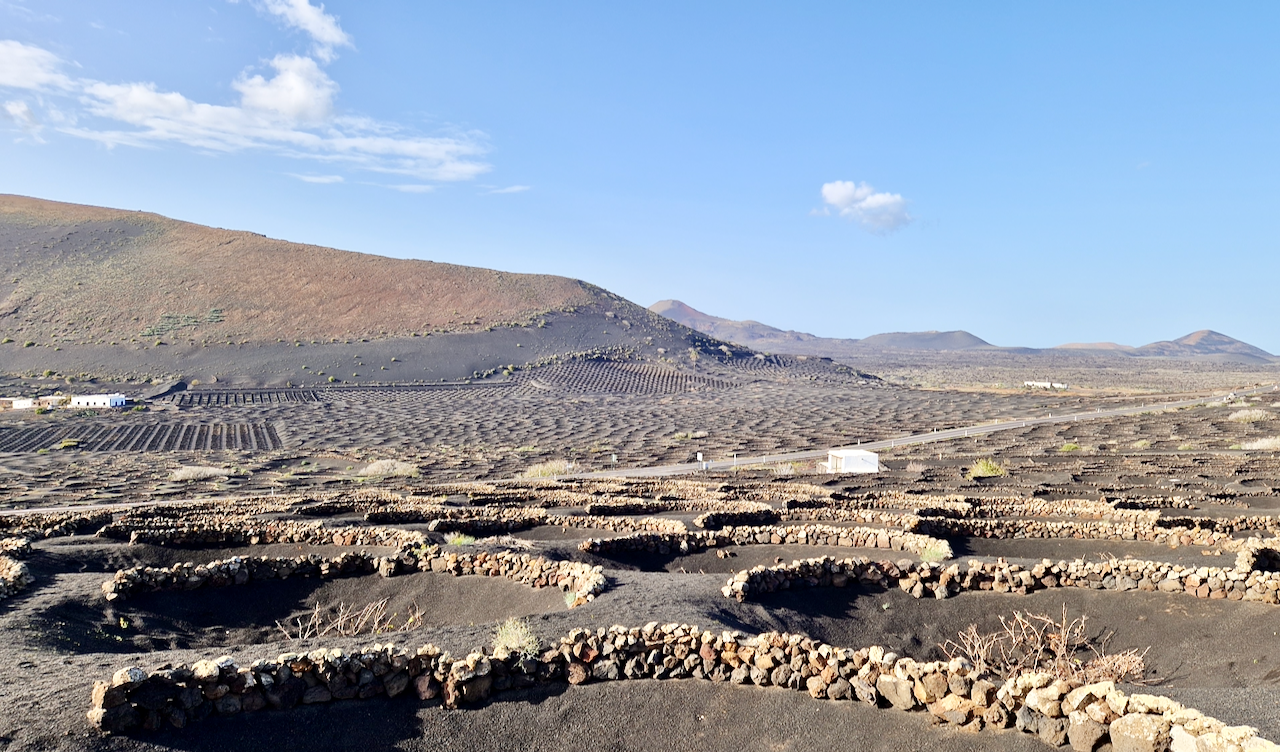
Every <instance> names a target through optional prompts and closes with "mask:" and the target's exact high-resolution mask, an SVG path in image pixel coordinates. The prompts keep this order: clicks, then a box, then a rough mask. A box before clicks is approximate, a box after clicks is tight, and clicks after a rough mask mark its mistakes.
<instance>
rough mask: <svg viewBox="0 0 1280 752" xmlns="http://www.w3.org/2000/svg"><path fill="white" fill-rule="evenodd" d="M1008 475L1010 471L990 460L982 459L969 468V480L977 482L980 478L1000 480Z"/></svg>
mask: <svg viewBox="0 0 1280 752" xmlns="http://www.w3.org/2000/svg"><path fill="white" fill-rule="evenodd" d="M1008 474H1009V473H1008V471H1007V470H1005V469H1004V467H1002V466H1001V465H1000V464H999V463H998V462H996V461H995V460H993V459H990V458H983V459H980V460H978V461H977V462H975V463H973V465H972V466H971V467H970V468H969V480H977V479H979V478H1000V477H1003V476H1005V475H1008Z"/></svg>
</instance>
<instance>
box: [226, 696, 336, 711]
mask: <svg viewBox="0 0 1280 752" xmlns="http://www.w3.org/2000/svg"><path fill="white" fill-rule="evenodd" d="M326 691H327V690H326ZM240 708H241V703H240V695H223V696H222V697H219V698H218V699H217V700H214V701H213V709H214V710H216V711H217V712H218V715H235V714H236V713H239V712H240Z"/></svg>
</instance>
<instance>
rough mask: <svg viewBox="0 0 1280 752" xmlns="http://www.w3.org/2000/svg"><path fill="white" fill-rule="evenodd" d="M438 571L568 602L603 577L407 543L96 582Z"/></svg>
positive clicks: (187, 586)
mask: <svg viewBox="0 0 1280 752" xmlns="http://www.w3.org/2000/svg"><path fill="white" fill-rule="evenodd" d="M417 571H421V572H438V573H443V574H450V575H454V576H463V575H481V576H489V577H506V578H507V579H510V580H513V581H515V582H519V583H521V584H523V585H527V586H529V587H532V588H544V587H556V588H559V589H561V590H563V591H564V592H566V593H569V594H571V595H572V603H571V605H580V604H582V603H586V602H588V601H591V600H594V599H595V597H596V596H597V595H599V594H600V593H602V592H604V589H605V587H606V583H607V581H606V579H605V576H604V574H603V572H602V571H601V568H600V567H592V566H591V565H589V564H583V563H580V562H572V561H557V560H551V559H547V558H544V557H541V556H530V555H529V554H520V553H513V552H509V551H504V552H500V553H490V552H487V551H478V552H475V553H456V552H444V551H441V550H440V548H439V547H438V546H426V545H420V546H410V547H406V548H404V549H402V550H401V551H400V552H398V553H396V554H394V555H391V556H375V555H373V554H369V553H367V552H363V551H361V552H347V553H343V554H341V555H339V556H335V557H328V558H326V557H321V556H317V555H311V556H298V557H262V556H237V557H232V558H230V559H223V560H221V561H214V562H210V563H208V564H192V563H182V564H175V565H173V566H170V567H132V568H130V569H122V570H120V571H118V572H116V574H115V576H114V577H112V578H111V579H110V580H107V581H106V582H104V583H102V592H103V594H104V595H105V596H106V598H107V600H108V601H115V600H118V599H121V598H127V597H129V596H132V595H137V594H139V593H151V592H157V591H178V590H196V589H199V588H203V587H226V586H229V585H247V584H250V583H252V582H261V581H263V580H282V579H287V578H289V577H320V578H323V579H330V578H334V577H351V576H359V575H366V574H371V573H373V572H377V573H378V574H380V575H382V576H383V577H393V576H395V575H400V574H408V573H412V572H417Z"/></svg>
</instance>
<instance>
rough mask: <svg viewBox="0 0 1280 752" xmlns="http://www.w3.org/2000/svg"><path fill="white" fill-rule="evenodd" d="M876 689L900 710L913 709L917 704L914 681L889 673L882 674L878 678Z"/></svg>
mask: <svg viewBox="0 0 1280 752" xmlns="http://www.w3.org/2000/svg"><path fill="white" fill-rule="evenodd" d="M876 690H878V691H879V692H880V694H881V695H882V696H883V697H884V698H885V699H886V700H888V701H889V704H891V705H893V707H895V708H897V709H898V710H911V709H912V708H914V707H915V706H916V696H915V694H914V693H913V691H912V690H913V687H912V682H910V681H905V680H903V679H899V678H897V677H896V676H890V675H889V674H881V675H880V678H879V679H876Z"/></svg>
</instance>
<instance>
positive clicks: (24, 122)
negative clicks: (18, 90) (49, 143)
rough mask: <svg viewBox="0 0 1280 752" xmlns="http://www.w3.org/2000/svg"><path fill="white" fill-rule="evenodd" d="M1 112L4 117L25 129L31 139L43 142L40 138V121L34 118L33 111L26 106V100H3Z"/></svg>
mask: <svg viewBox="0 0 1280 752" xmlns="http://www.w3.org/2000/svg"><path fill="white" fill-rule="evenodd" d="M3 112H4V115H5V117H7V118H9V119H10V120H12V121H13V122H15V123H17V124H18V127H19V128H21V129H22V130H24V131H26V132H27V134H28V135H30V136H31V137H32V138H33V139H35V140H36V141H39V142H43V141H44V139H42V138H40V130H41V128H42V127H43V126H41V125H40V121H38V120H36V116H35V113H33V112H32V111H31V108H30V107H28V106H27V103H26V102H17V101H14V102H5V103H4V108H3Z"/></svg>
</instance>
